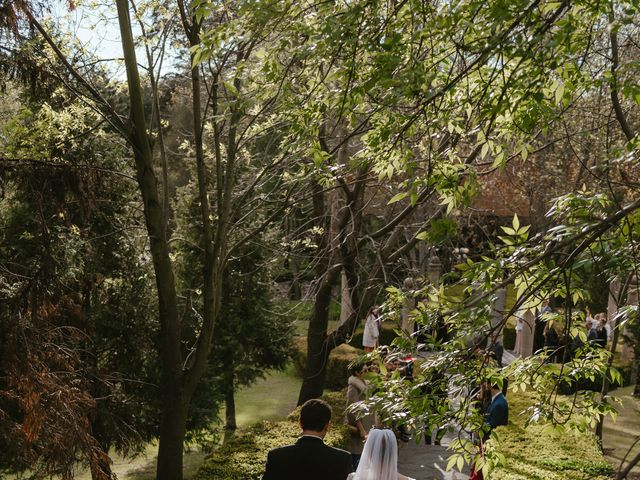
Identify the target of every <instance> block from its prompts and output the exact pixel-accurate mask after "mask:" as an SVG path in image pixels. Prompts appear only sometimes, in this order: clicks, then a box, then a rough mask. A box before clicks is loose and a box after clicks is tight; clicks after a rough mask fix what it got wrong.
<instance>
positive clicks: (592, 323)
mask: <svg viewBox="0 0 640 480" xmlns="http://www.w3.org/2000/svg"><path fill="white" fill-rule="evenodd" d="M597 319H598V314H596V318H593V317H592V316H591V311H590V310H589V307H587V309H586V311H585V314H584V321H585V322H588V323H589V327H588V329H587V332H588V331H589V330H591V329H592V328H595V327H597V326H598V320H597Z"/></svg>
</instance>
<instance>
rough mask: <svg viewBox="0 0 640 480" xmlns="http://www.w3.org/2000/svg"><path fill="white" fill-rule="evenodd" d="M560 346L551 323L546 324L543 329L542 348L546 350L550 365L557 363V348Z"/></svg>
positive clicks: (556, 333)
mask: <svg viewBox="0 0 640 480" xmlns="http://www.w3.org/2000/svg"><path fill="white" fill-rule="evenodd" d="M559 344H560V338H559V336H558V332H557V331H556V329H555V327H554V326H553V323H551V322H549V323H547V326H546V327H545V329H544V348H545V349H547V350H548V355H549V359H548V360H549V361H550V362H552V363H556V362H558V346H559Z"/></svg>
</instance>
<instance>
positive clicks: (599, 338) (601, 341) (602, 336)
mask: <svg viewBox="0 0 640 480" xmlns="http://www.w3.org/2000/svg"><path fill="white" fill-rule="evenodd" d="M600 315H601V314H598V315H597V316H598V317H599V318H598V326H597V327H596V328H595V340H594V341H595V344H596V345H598V346H599V347H600V348H607V340H608V338H609V333H608V332H607V328H606V325H605V322H606V317H604V318H603V317H602V316H600ZM589 333H591V332H589Z"/></svg>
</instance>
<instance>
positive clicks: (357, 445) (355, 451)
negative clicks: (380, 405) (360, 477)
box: [345, 364, 375, 470]
mask: <svg viewBox="0 0 640 480" xmlns="http://www.w3.org/2000/svg"><path fill="white" fill-rule="evenodd" d="M364 372H365V369H364V365H359V364H356V365H352V366H351V367H350V368H349V373H350V376H349V380H348V382H347V383H348V387H347V408H346V410H345V423H346V425H347V428H348V429H349V433H350V436H349V452H351V461H352V463H353V469H354V470H355V469H356V468H358V462H359V461H360V455H361V454H362V448H363V445H364V441H365V440H366V439H367V434H368V433H369V430H370V429H371V427H373V425H374V423H375V417H374V416H373V415H371V414H369V415H365V416H364V417H362V418H358V416H357V415H356V413H355V412H352V411H350V409H349V406H351V405H353V404H354V403H357V402H361V401H363V400H364V399H365V391H366V389H367V384H366V383H365V381H364V379H363V376H364Z"/></svg>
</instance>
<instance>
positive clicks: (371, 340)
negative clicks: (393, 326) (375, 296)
mask: <svg viewBox="0 0 640 480" xmlns="http://www.w3.org/2000/svg"><path fill="white" fill-rule="evenodd" d="M379 336H380V318H379V317H378V306H377V305H374V306H373V307H371V309H370V310H369V313H367V318H366V320H365V322H364V333H363V335H362V347H363V348H364V351H365V352H372V351H373V349H374V348H376V347H377V346H378V337H379Z"/></svg>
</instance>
